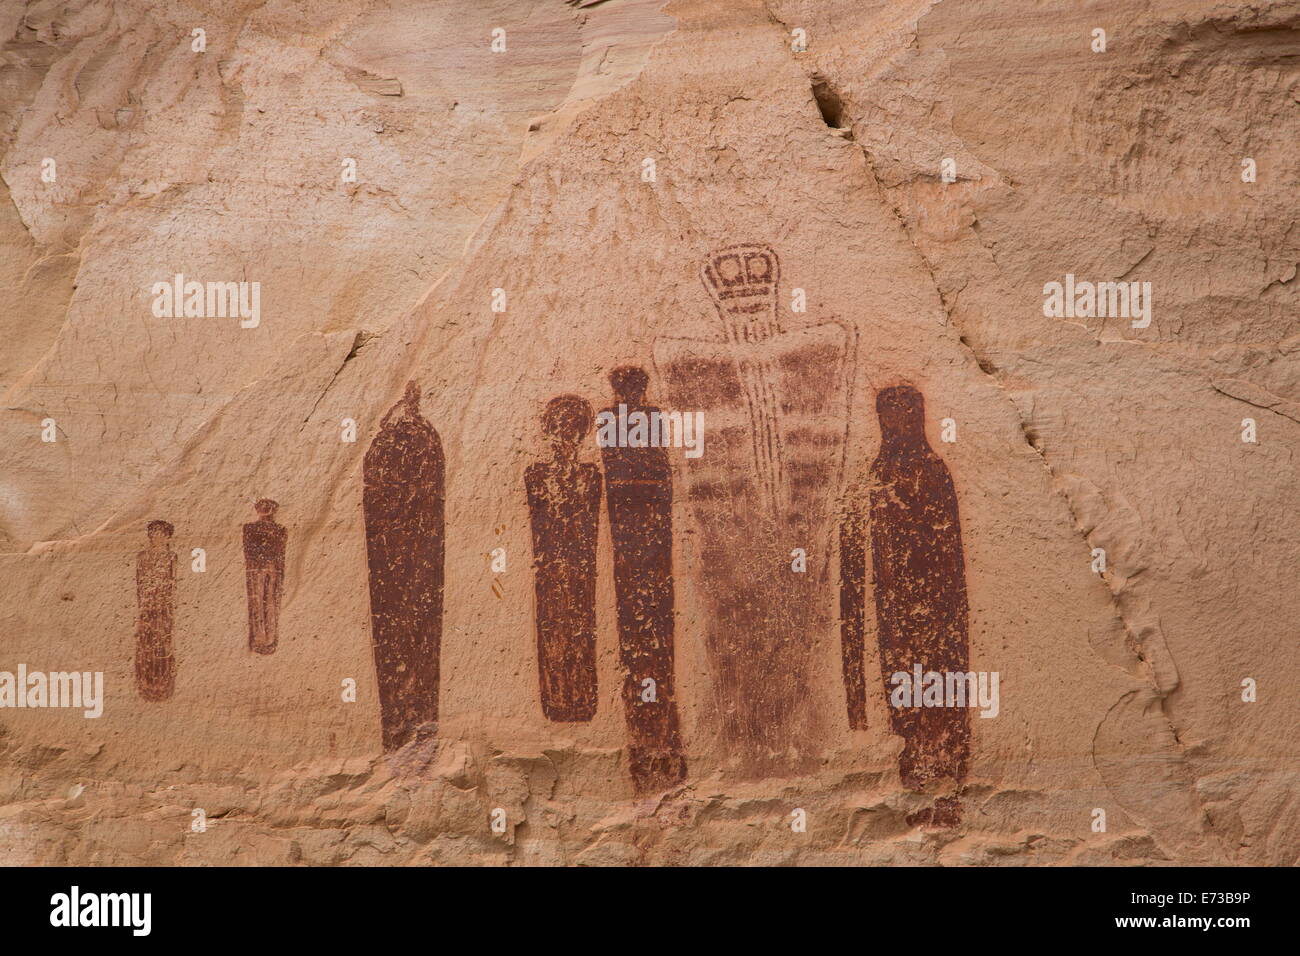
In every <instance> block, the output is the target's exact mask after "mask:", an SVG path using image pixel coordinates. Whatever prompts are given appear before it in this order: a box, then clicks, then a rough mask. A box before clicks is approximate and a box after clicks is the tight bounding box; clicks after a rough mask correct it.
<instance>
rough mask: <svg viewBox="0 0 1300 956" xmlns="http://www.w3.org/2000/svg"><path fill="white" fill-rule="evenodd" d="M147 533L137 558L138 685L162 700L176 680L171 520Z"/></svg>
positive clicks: (147, 694) (151, 525)
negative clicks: (173, 638)
mask: <svg viewBox="0 0 1300 956" xmlns="http://www.w3.org/2000/svg"><path fill="white" fill-rule="evenodd" d="M146 533H147V534H148V537H149V546H148V547H147V548H145V549H144V550H143V551H141V552H139V553H138V554H137V555H136V559H135V595H136V603H137V605H138V608H139V610H138V613H137V617H136V625H135V686H136V689H137V690H138V691H139V692H140V696H141V697H143V698H144V699H145V700H152V701H160V700H166V699H167V698H169V697H171V695H172V690H173V688H174V686H175V683H176V657H175V652H174V650H173V647H172V626H173V624H174V622H175V619H176V552H175V551H173V550H172V546H171V538H172V534H173V529H172V526H171V524H169V523H168V522H166V521H150V522H149V525H148V528H147V529H146Z"/></svg>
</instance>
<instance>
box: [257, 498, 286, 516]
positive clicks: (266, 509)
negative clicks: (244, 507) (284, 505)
mask: <svg viewBox="0 0 1300 956" xmlns="http://www.w3.org/2000/svg"><path fill="white" fill-rule="evenodd" d="M279 507H280V506H279V504H277V503H276V502H274V501H272V500H271V499H270V498H258V499H257V502H256V503H255V504H254V505H253V510H254V511H256V512H257V513H258V514H259V515H261V516H262V517H263V518H274V517H275V511H276V509H277V508H279Z"/></svg>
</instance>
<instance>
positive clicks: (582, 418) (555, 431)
mask: <svg viewBox="0 0 1300 956" xmlns="http://www.w3.org/2000/svg"><path fill="white" fill-rule="evenodd" d="M594 421H595V416H594V415H593V414H592V411H591V405H590V404H589V403H588V402H587V400H586V399H585V398H580V397H578V396H577V395H561V396H559V397H558V398H553V399H551V400H550V401H549V402H547V403H546V410H545V411H544V412H542V431H543V432H545V433H546V434H547V435H548V436H549V437H550V438H551V439H552V440H553V441H554V442H555V443H556V444H557V445H559V446H561V447H565V448H576V447H577V446H578V442H580V441H582V438H583V436H584V435H586V434H587V432H589V431H591V426H592V424H593V422H594Z"/></svg>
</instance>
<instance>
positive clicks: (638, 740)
mask: <svg viewBox="0 0 1300 956" xmlns="http://www.w3.org/2000/svg"><path fill="white" fill-rule="evenodd" d="M609 380H610V384H612V385H613V386H614V399H615V403H616V404H615V405H614V407H612V408H608V409H605V410H604V412H602V414H603V415H611V416H613V419H614V420H615V421H617V420H618V419H619V417H620V416H623V417H626V416H631V415H633V414H636V413H638V412H639V413H642V414H644V415H646V416H647V420H648V416H650V415H651V414H657V413H658V412H659V409H658V408H655V407H653V406H650V405H647V404H646V403H645V392H646V386H647V384H648V381H649V379H648V376H647V375H646V373H645V371H644V370H642V369H640V368H635V367H631V366H627V367H623V368H617V369H615V370H614V371H613V373H611V375H610V377H609ZM601 457H602V458H603V459H604V463H605V482H606V492H605V494H606V503H607V505H608V507H609V527H610V537H611V539H612V540H613V545H614V596H615V599H616V600H617V602H618V641H619V656H620V659H621V661H622V663H623V669H624V676H623V711H624V716H625V717H626V720H627V728H628V735H629V737H630V745H629V748H628V750H629V754H630V763H631V773H632V784H633V786H634V788H635V789H636V790H637V792H638V793H647V792H651V791H654V790H663V789H666V788H668V787H671V786H674V785H675V784H678V783H680V782H681V781H682V780H683V779H685V777H686V759H685V757H684V756H683V755H682V745H681V738H680V734H679V730H678V721H677V703H676V699H675V697H674V690H673V687H674V681H673V477H672V469H671V468H670V467H669V464H668V455H667V453H665V451H664V450H663V448H655V447H650V446H648V445H647V446H645V447H620V446H618V445H616V444H614V445H608V446H605V447H602V448H601Z"/></svg>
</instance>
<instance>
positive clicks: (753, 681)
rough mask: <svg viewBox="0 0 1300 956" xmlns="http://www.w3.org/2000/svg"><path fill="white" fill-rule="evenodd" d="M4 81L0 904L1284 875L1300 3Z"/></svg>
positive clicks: (0, 76)
mask: <svg viewBox="0 0 1300 956" xmlns="http://www.w3.org/2000/svg"><path fill="white" fill-rule="evenodd" d="M196 31H202V32H201V33H196ZM1097 31H1104V34H1098V33H1097ZM0 42H3V46H0V177H2V178H3V182H4V184H5V188H6V199H5V201H4V202H3V203H0V248H2V249H3V255H0V285H2V286H3V292H4V302H5V305H4V308H3V310H2V311H0V341H3V343H4V348H3V350H0V390H2V391H3V394H4V401H3V406H2V407H0V440H2V441H3V447H4V449H5V455H4V466H3V469H2V470H0V576H2V578H3V580H4V582H5V583H4V595H5V600H4V602H3V604H2V605H0V635H3V642H2V644H0V647H2V648H3V651H2V653H0V862H6V863H70V864H110V863H153V864H202V863H236V864H267V865H274V864H344V863H346V864H433V863H485V864H506V863H516V864H544V865H550V864H596V865H624V864H640V863H648V864H739V863H799V864H817V863H851V864H858V863H861V864H890V863H894V864H921V863H942V864H951V865H963V864H971V865H1019V864H1084V865H1089V864H1116V863H1119V864H1161V863H1228V864H1276V865H1281V864H1295V863H1296V862H1297V859H1298V858H1300V813H1297V810H1300V807H1298V806H1297V793H1298V792H1300V791H1298V788H1297V782H1298V776H1300V771H1298V766H1300V765H1298V762H1297V755H1296V743H1295V740H1296V731H1297V727H1298V726H1300V703H1298V701H1297V697H1296V694H1295V693H1294V688H1295V686H1296V685H1297V682H1300V656H1298V655H1297V638H1298V637H1300V632H1298V631H1297V625H1296V621H1297V619H1300V597H1297V592H1296V588H1295V586H1294V583H1295V567H1296V542H1297V540H1300V507H1297V506H1298V505H1300V495H1298V493H1297V488H1298V487H1300V484H1298V483H1297V480H1296V450H1297V444H1298V443H1300V321H1298V320H1297V315H1300V309H1298V305H1300V303H1298V302H1297V288H1298V284H1297V282H1296V281H1295V277H1296V274H1297V263H1298V262H1300V229H1298V228H1297V225H1296V223H1297V218H1298V213H1300V202H1297V195H1300V193H1297V186H1298V185H1300V161H1298V160H1297V157H1296V153H1295V149H1294V143H1295V142H1296V139H1297V132H1298V131H1300V112H1298V105H1300V73H1298V72H1297V63H1300V3H1295V2H1277V3H1272V4H1267V5H1260V4H1253V3H1247V2H1244V0H1230V2H1223V3H1217V4H1204V3H1198V2H1192V0H1155V2H1148V3H1135V2H1130V3H1120V4H1113V3H1111V4H1103V3H1077V2H1065V0H1051V2H1046V3H1041V4H1037V5H1028V6H1026V5H1024V4H1014V3H1009V2H997V0H978V2H967V3H960V4H959V3H940V2H936V0H865V2H864V0H817V2H812V0H727V2H716V0H668V2H666V3H665V2H662V0H567V2H565V0H486V2H481V3H475V4H463V3H452V2H448V0H419V2H414V3H409V4H391V5H378V6H371V5H360V6H359V5H357V4H355V3H345V2H341V0H313V2H312V3H310V4H305V5H304V4H298V3H290V2H287V0H272V2H269V3H265V4H262V5H246V4H235V3H224V2H221V3H211V4H193V5H189V4H152V3H145V2H143V0H116V2H115V0H90V2H88V3H85V4H79V5H66V4H62V3H57V2H53V0H29V2H25V0H10V2H7V3H6V4H4V5H3V7H0ZM178 275H180V276H182V277H183V278H182V279H180V280H179V289H180V293H181V294H180V296H179V297H176V296H174V295H173V292H172V290H173V288H174V285H173V284H174V283H176V282H177V280H176V277H177V276H178ZM190 282H197V283H201V284H202V285H201V286H200V287H197V288H198V289H199V292H198V294H197V295H195V294H193V288H187V286H186V283H190ZM225 283H233V284H235V285H232V286H230V287H229V288H227V287H226V286H225V285H215V284H225ZM239 283H245V284H246V285H243V286H239V285H238V284H239ZM253 283H256V286H254V285H253ZM1054 283H1055V284H1058V285H1056V286H1053V284H1054ZM1099 283H1108V284H1114V285H1110V286H1100V288H1099V287H1098V285H1097V284H1099ZM1120 283H1122V286H1121V285H1119V284H1120ZM209 284H214V285H209ZM210 289H213V290H215V293H216V294H215V295H210V294H209V290H210ZM232 290H233V298H231V299H230V300H228V301H227V300H226V299H225V298H224V295H225V293H226V292H227V291H232ZM254 290H256V298H254ZM241 292H242V294H243V296H244V297H243V299H242V302H241V300H240V298H239V296H240V293H241ZM174 298H175V299H177V300H178V301H176V302H170V301H168V300H171V299H174ZM241 304H242V305H243V306H244V308H243V310H242V311H241V310H240V309H239V308H238V307H239V305H241ZM187 305H192V308H187ZM172 306H174V309H173V308H172ZM214 306H215V307H217V308H214ZM222 306H229V308H220V307H222ZM187 312H188V313H189V314H187ZM629 368H632V369H640V370H641V371H642V372H643V373H644V375H643V376H642V377H638V376H639V375H640V373H633V372H627V371H623V372H621V373H619V374H618V375H614V378H615V379H616V382H615V383H614V384H611V374H612V373H615V372H616V370H627V369H629ZM638 383H639V384H638ZM638 389H640V391H638ZM620 390H621V391H620ZM556 399H563V401H560V402H558V403H557V402H555V401H554V400H556ZM620 404H622V405H624V406H628V407H630V408H632V409H633V410H635V409H643V410H645V411H646V412H647V413H648V411H650V410H654V409H662V410H663V411H664V412H668V411H672V412H680V413H682V414H681V419H680V420H685V421H687V422H692V421H694V420H695V419H694V417H693V416H694V415H695V413H700V415H701V416H702V417H701V419H700V420H701V421H702V423H703V431H702V435H695V436H694V437H696V438H700V437H702V440H703V443H702V446H700V445H697V447H696V448H695V449H694V450H692V449H691V448H689V447H686V446H685V445H683V444H676V445H672V446H670V447H667V448H664V449H662V451H661V452H660V451H656V452H655V453H654V454H653V455H652V454H650V453H649V452H648V450H646V449H638V448H627V449H626V451H627V454H626V455H620V453H619V452H618V451H616V450H613V449H611V448H608V447H602V446H601V444H600V442H599V440H598V428H599V425H600V423H601V421H603V419H600V418H599V417H598V416H599V413H601V412H603V411H605V410H611V411H614V410H616V409H617V408H618V407H619V406H620ZM588 413H590V415H588ZM1248 420H1249V421H1248ZM677 437H678V438H680V437H682V436H681V432H680V431H679V432H678V434H677ZM696 451H699V452H700V453H699V454H698V455H697V454H696ZM633 452H635V453H633ZM638 456H639V457H638ZM267 501H269V502H271V503H272V504H271V505H267V504H266V503H265V502H267ZM255 506H256V507H255ZM593 521H594V525H593V524H592V522H593ZM557 529H558V530H557ZM913 658H915V663H916V664H917V665H918V667H919V669H920V670H921V671H922V672H923V673H924V672H926V671H936V672H944V673H948V672H953V671H957V672H969V673H972V674H976V675H981V678H989V680H990V681H991V680H994V679H996V681H997V683H996V684H988V683H986V685H984V686H985V688H986V689H987V690H993V689H996V691H997V695H996V699H995V700H992V701H983V703H985V704H986V705H988V706H985V707H983V708H982V709H981V708H979V707H970V706H968V707H966V708H964V709H962V708H953V707H949V708H946V709H943V710H934V711H931V710H928V709H927V708H926V707H913V708H912V709H911V710H908V709H907V707H906V706H900V705H899V704H898V702H897V701H896V700H895V699H894V697H893V691H895V690H897V689H898V687H899V686H903V685H902V684H901V683H899V682H895V684H892V685H891V684H889V683H888V681H889V680H890V677H891V675H892V674H893V673H894V672H897V671H902V672H904V673H908V672H909V671H910V668H908V667H906V663H907V661H909V660H911V659H913ZM20 667H21V669H22V670H21V675H22V676H23V678H24V679H23V681H22V682H21V683H20V682H19V677H20ZM69 672H77V673H78V674H84V675H89V676H88V677H87V681H86V688H85V690H87V691H89V690H90V688H91V687H92V686H93V683H94V681H93V675H94V674H96V673H99V674H102V681H103V685H102V686H103V690H102V699H101V700H100V701H99V702H98V705H99V706H100V707H102V713H101V714H100V715H99V716H94V717H88V716H83V711H84V710H86V709H87V706H85V705H86V704H87V701H85V700H83V701H81V704H82V705H83V706H80V707H53V706H49V704H50V703H52V702H53V698H54V697H55V696H56V694H55V692H54V690H53V689H52V688H53V684H50V685H47V684H46V683H45V676H44V675H50V674H55V673H69ZM33 674H39V675H42V676H41V677H40V679H39V680H38V679H35V678H33V677H32V675H33ZM6 675H10V676H9V677H8V678H7V679H6ZM941 676H942V675H941ZM908 677H909V679H910V677H911V675H910V673H908ZM647 679H648V680H649V681H650V683H649V684H647V683H646V680H647ZM53 683H54V684H57V683H59V682H58V680H57V679H55V680H54V682H53ZM63 685H64V690H66V689H67V686H68V683H67V682H66V681H65V682H63ZM6 688H7V692H6ZM37 689H40V693H39V695H37V694H36V691H37ZM919 691H920V688H919V687H918V696H919ZM34 695H35V696H34ZM19 699H21V700H22V702H23V703H24V704H25V705H30V706H22V707H19V706H17V703H18V701H19ZM42 704H44V705H45V706H42ZM92 709H93V708H92ZM994 711H996V715H994ZM982 714H987V715H988V716H987V717H986V716H982Z"/></svg>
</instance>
